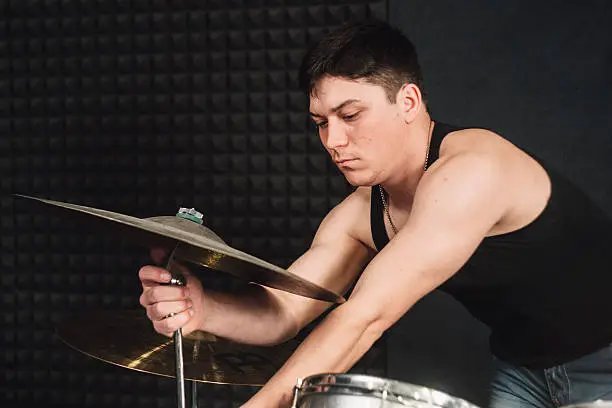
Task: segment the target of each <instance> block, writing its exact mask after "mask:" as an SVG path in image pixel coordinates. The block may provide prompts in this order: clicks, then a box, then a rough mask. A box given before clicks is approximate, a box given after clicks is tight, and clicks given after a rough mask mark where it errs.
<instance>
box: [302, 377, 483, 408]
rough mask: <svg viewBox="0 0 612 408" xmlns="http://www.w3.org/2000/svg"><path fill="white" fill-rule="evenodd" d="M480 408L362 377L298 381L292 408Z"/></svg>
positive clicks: (437, 393)
mask: <svg viewBox="0 0 612 408" xmlns="http://www.w3.org/2000/svg"><path fill="white" fill-rule="evenodd" d="M406 407H413V408H426V407H427V408H478V407H477V406H476V405H473V404H471V403H469V402H467V401H465V400H462V399H460V398H455V397H452V396H450V395H447V394H445V393H443V392H440V391H436V390H434V389H431V388H426V387H422V386H418V385H413V384H408V383H404V382H400V381H394V380H387V379H384V378H380V377H372V376H369V375H360V374H317V375H313V376H310V377H306V378H305V379H303V380H301V381H298V384H297V386H296V387H295V392H294V398H293V405H292V408H406Z"/></svg>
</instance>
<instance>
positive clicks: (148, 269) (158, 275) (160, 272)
mask: <svg viewBox="0 0 612 408" xmlns="http://www.w3.org/2000/svg"><path fill="white" fill-rule="evenodd" d="M138 278H140V281H141V282H142V287H143V288H147V287H150V286H155V285H157V284H160V283H168V282H170V279H171V278H172V275H170V272H168V271H167V270H165V269H163V268H160V267H157V266H151V265H146V266H143V267H142V268H140V270H139V271H138Z"/></svg>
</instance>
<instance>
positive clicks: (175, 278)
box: [165, 244, 198, 408]
mask: <svg viewBox="0 0 612 408" xmlns="http://www.w3.org/2000/svg"><path fill="white" fill-rule="evenodd" d="M177 248H178V244H177V245H176V246H175V247H174V249H173V250H172V252H171V253H170V255H169V256H168V260H167V262H166V268H165V269H166V270H167V271H169V272H170V273H171V274H172V278H171V279H170V282H169V283H168V284H169V285H176V286H185V285H186V284H187V280H186V279H185V277H184V276H183V274H182V273H180V272H178V271H176V270H173V268H172V261H173V260H174V253H175V252H176V249H177ZM173 339H174V350H175V361H176V397H177V403H178V408H185V368H184V365H183V331H182V330H181V329H180V328H179V329H178V330H177V331H175V332H174V335H173ZM197 398H198V397H197V387H196V382H195V381H192V382H191V406H192V408H197V406H198V400H197Z"/></svg>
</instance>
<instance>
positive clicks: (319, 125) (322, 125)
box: [315, 122, 327, 129]
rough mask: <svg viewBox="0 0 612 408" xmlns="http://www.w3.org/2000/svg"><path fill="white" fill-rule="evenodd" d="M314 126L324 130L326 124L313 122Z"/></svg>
mask: <svg viewBox="0 0 612 408" xmlns="http://www.w3.org/2000/svg"><path fill="white" fill-rule="evenodd" d="M315 126H316V127H318V128H319V129H325V128H326V127H327V122H315Z"/></svg>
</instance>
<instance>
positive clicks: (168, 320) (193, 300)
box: [138, 249, 204, 336]
mask: <svg viewBox="0 0 612 408" xmlns="http://www.w3.org/2000/svg"><path fill="white" fill-rule="evenodd" d="M151 257H152V258H153V259H154V260H155V261H157V262H159V261H160V260H161V259H163V258H164V251H163V250H160V249H154V250H152V251H151ZM173 268H176V269H179V270H180V271H181V273H182V274H183V275H184V276H185V278H186V280H187V284H186V285H185V286H175V285H167V286H166V285H161V284H162V283H168V282H170V279H171V275H170V272H168V271H167V270H165V269H163V268H160V267H157V266H150V265H148V266H143V267H142V268H141V269H140V271H139V273H138V276H139V278H140V281H141V283H142V295H141V296H140V304H141V305H142V306H143V307H144V308H145V309H146V310H147V317H148V318H149V319H150V320H151V322H152V323H153V327H154V328H155V331H156V332H158V333H160V334H163V335H165V336H172V334H173V333H174V332H175V331H176V330H177V329H179V328H182V329H183V334H184V335H187V334H189V333H191V332H192V331H194V330H201V328H202V323H203V317H204V306H203V303H204V291H203V289H202V285H201V284H200V281H199V280H198V279H197V278H195V277H194V276H193V275H192V274H191V273H190V272H189V270H188V269H187V268H185V267H184V266H182V265H179V264H176V263H175V264H174V265H173Z"/></svg>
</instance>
